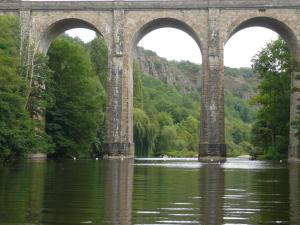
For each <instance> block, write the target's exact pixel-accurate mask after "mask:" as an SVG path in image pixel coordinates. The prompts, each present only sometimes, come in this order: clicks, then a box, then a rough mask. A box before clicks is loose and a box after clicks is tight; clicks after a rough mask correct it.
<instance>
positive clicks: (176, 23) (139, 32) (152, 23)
mask: <svg viewBox="0 0 300 225" xmlns="http://www.w3.org/2000/svg"><path fill="white" fill-rule="evenodd" d="M159 28H175V29H178V30H181V31H183V32H185V33H186V34H188V35H189V36H190V37H191V38H192V39H193V40H194V41H195V42H196V43H197V46H198V48H199V50H200V52H201V54H202V42H201V39H200V37H199V35H198V33H197V32H196V30H195V29H194V28H193V27H192V26H191V25H189V24H188V23H186V22H185V21H184V20H181V19H177V18H172V17H159V18H154V19H153V18H152V19H150V20H148V21H146V22H144V23H143V24H140V25H139V26H137V27H135V29H134V32H132V36H131V35H130V38H129V42H128V48H127V49H128V53H129V55H128V57H127V59H126V60H127V61H126V63H125V64H126V66H127V71H126V72H125V74H126V75H125V77H126V78H127V79H128V81H127V82H128V87H129V91H128V93H129V94H128V108H129V110H128V111H129V117H130V125H129V136H131V139H132V140H133V110H132V109H133V59H134V55H135V52H136V47H137V44H138V43H139V41H140V40H141V39H142V38H143V37H144V36H146V35H147V34H148V33H150V32H151V31H154V30H157V29H159ZM202 55H203V54H202ZM205 60H206V59H205V58H202V61H205ZM203 69H204V67H202V70H203ZM199 75H200V74H199ZM199 116H200V115H199Z"/></svg>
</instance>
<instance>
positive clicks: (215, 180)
mask: <svg viewBox="0 0 300 225" xmlns="http://www.w3.org/2000/svg"><path fill="white" fill-rule="evenodd" d="M38 224H43V225H73V224H115V225H118V224H120V225H123V224H124V225H129V224H151V225H154V224H155V225H156V224H164V225H168V224H175V225H176V224H203V225H221V224H226V225H238V224H240V225H252V224H253V225H254V224H255V225H257V224H273V225H274V224H291V225H292V224H293V225H296V224H299V225H300V163H298V164H297V163H295V164H285V163H279V162H278V163H272V162H260V161H248V160H241V159H228V160H227V162H226V163H224V164H201V163H199V162H197V160H196V159H160V160H158V159H137V160H135V161H132V160H103V161H102V160H99V161H91V160H86V161H80V160H78V161H61V162H59V161H57V162H54V161H46V162H24V163H21V164H18V165H10V166H8V165H5V166H0V225H38Z"/></svg>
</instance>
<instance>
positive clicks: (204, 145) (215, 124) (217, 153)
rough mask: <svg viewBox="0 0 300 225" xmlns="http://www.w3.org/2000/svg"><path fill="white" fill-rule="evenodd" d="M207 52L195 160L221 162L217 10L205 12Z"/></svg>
mask: <svg viewBox="0 0 300 225" xmlns="http://www.w3.org/2000/svg"><path fill="white" fill-rule="evenodd" d="M208 17H209V18H208V23H209V24H208V25H209V27H208V29H209V30H208V40H207V46H208V49H207V50H203V78H202V101H201V119H200V129H201V130H200V146H199V154H198V159H199V161H224V160H225V158H226V145H225V135H224V133H225V131H224V65H223V64H224V63H223V47H222V45H221V44H220V35H219V21H218V20H219V17H220V10H219V9H209V15H208Z"/></svg>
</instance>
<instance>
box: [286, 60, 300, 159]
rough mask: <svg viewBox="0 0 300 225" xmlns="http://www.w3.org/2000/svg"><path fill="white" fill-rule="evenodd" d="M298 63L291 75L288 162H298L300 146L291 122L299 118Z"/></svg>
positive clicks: (299, 76) (299, 80) (299, 79)
mask: <svg viewBox="0 0 300 225" xmlns="http://www.w3.org/2000/svg"><path fill="white" fill-rule="evenodd" d="M299 66H300V63H295V66H294V72H293V73H292V74H291V88H292V92H291V98H290V139H289V155H288V160H289V161H298V160H300V146H299V137H298V135H299V134H298V135H297V129H295V128H294V127H293V122H294V121H295V120H296V119H297V117H298V116H299V110H300V72H296V71H298V70H299V68H297V67H299Z"/></svg>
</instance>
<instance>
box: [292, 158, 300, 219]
mask: <svg viewBox="0 0 300 225" xmlns="http://www.w3.org/2000/svg"><path fill="white" fill-rule="evenodd" d="M289 172H290V173H289V184H290V224H299V223H300V190H299V187H300V164H299V163H298V164H297V163H291V164H290V165H289Z"/></svg>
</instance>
